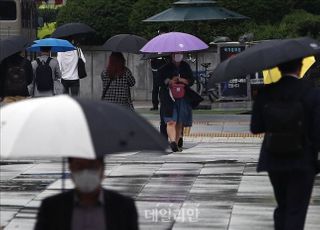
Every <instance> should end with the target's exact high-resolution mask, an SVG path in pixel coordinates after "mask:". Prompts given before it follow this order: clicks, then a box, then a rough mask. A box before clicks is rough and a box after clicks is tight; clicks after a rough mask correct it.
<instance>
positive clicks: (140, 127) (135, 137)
mask: <svg viewBox="0 0 320 230" xmlns="http://www.w3.org/2000/svg"><path fill="white" fill-rule="evenodd" d="M0 111H1V117H0V124H1V129H0V134H1V135H0V138H1V151H0V156H1V158H2V159H3V158H8V159H14V158H15V159H17V158H18V159H27V158H32V159H34V158H52V157H80V158H88V159H94V158H96V157H101V156H103V155H105V154H111V153H118V152H127V151H138V150H152V151H164V150H165V149H166V147H167V145H168V141H167V140H165V139H164V138H163V137H162V136H161V135H160V133H159V132H158V131H157V130H156V129H155V128H154V127H153V126H152V125H151V124H150V123H149V122H147V121H146V120H145V119H144V118H142V117H141V116H139V115H138V114H137V113H135V112H133V111H131V110H129V109H126V108H124V107H122V106H119V105H115V104H110V103H107V102H102V101H98V100H89V99H80V98H72V97H69V96H66V95H63V96H55V97H47V98H40V99H30V100H25V101H23V102H19V103H12V104H11V105H8V106H4V107H2V108H0ZM22 113H23V114H25V119H22V120H21V116H17V114H22ZM61 114H63V116H61ZM30 130H32V135H30Z"/></svg>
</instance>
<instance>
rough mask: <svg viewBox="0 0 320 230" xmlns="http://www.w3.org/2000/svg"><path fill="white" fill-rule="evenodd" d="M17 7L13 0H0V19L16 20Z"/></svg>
mask: <svg viewBox="0 0 320 230" xmlns="http://www.w3.org/2000/svg"><path fill="white" fill-rule="evenodd" d="M16 18H17V8H16V3H15V2H14V1H0V20H16Z"/></svg>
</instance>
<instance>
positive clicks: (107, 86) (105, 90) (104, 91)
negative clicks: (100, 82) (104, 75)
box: [101, 78, 113, 100]
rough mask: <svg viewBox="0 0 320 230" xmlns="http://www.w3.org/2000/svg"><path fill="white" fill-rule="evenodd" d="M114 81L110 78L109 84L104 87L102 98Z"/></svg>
mask: <svg viewBox="0 0 320 230" xmlns="http://www.w3.org/2000/svg"><path fill="white" fill-rule="evenodd" d="M112 81H113V79H112V78H110V81H109V82H108V84H107V85H106V87H105V88H104V89H103V92H102V95H101V100H103V98H104V97H105V95H106V93H107V91H108V89H109V88H110V85H111V82H112Z"/></svg>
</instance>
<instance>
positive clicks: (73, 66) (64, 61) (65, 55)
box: [57, 48, 86, 80]
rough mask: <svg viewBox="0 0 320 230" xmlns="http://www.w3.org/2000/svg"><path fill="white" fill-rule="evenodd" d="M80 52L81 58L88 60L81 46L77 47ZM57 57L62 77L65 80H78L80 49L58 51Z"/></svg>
mask: <svg viewBox="0 0 320 230" xmlns="http://www.w3.org/2000/svg"><path fill="white" fill-rule="evenodd" d="M77 49H78V50H79V53H80V57H81V59H82V60H83V61H84V62H86V59H85V58H84V56H83V53H82V51H81V49H80V48H77ZM57 59H58V62H59V66H60V70H61V74H62V79H64V80H77V79H79V76H78V68H77V67H78V51H77V50H71V51H67V52H58V55H57Z"/></svg>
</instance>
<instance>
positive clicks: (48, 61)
mask: <svg viewBox="0 0 320 230" xmlns="http://www.w3.org/2000/svg"><path fill="white" fill-rule="evenodd" d="M51 59H52V58H51V57H48V59H47V61H46V65H49V63H50V61H51Z"/></svg>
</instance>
